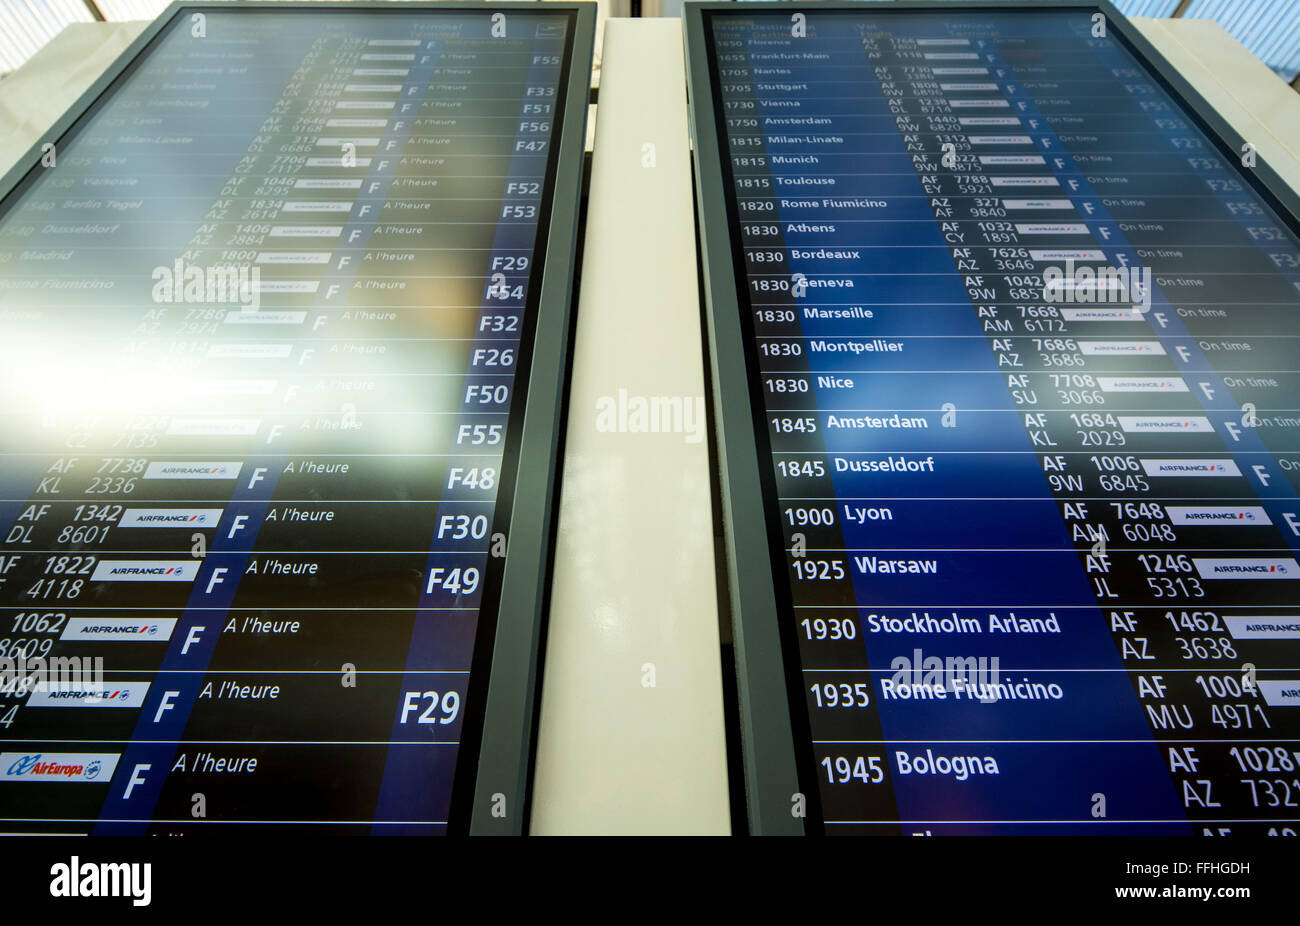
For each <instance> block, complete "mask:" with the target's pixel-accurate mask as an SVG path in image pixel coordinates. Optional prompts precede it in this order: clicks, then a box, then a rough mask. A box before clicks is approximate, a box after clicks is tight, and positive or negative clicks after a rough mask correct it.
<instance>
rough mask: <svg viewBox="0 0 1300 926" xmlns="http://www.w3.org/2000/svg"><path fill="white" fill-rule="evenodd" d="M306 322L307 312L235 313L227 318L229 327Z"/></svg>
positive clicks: (299, 323)
mask: <svg viewBox="0 0 1300 926" xmlns="http://www.w3.org/2000/svg"><path fill="white" fill-rule="evenodd" d="M267 292H270V290H267ZM306 320H307V313H306V312H239V311H234V312H231V313H229V314H228V315H227V316H226V324H227V325H301V324H302V323H303V322H305V321H306Z"/></svg>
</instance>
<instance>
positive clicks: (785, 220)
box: [687, 3, 1300, 836]
mask: <svg viewBox="0 0 1300 926" xmlns="http://www.w3.org/2000/svg"><path fill="white" fill-rule="evenodd" d="M687 50H688V55H689V70H690V78H691V91H692V104H693V109H694V129H695V139H696V165H697V169H698V172H699V185H698V189H699V203H700V216H701V221H702V228H703V242H704V251H705V273H706V278H707V290H708V293H707V294H708V311H709V334H710V349H711V355H712V362H713V373H714V387H715V399H716V402H717V414H718V419H719V422H720V424H719V426H720V429H721V430H720V434H719V436H720V447H721V452H722V468H723V472H724V479H723V488H724V493H725V505H726V507H725V516H726V520H727V529H728V533H727V540H728V557H729V560H728V565H729V568H730V582H731V587H732V605H733V609H734V612H735V615H734V617H735V625H736V626H735V633H736V641H737V642H736V645H737V663H738V665H739V668H740V677H739V691H740V701H741V711H742V723H743V731H742V732H743V736H744V742H745V774H746V789H747V792H748V798H749V814H750V824H751V827H752V829H753V830H754V831H757V832H802V831H807V832H828V833H884V834H888V833H894V834H907V835H914V834H922V835H925V834H934V835H942V834H1034V835H1038V834H1193V833H1194V834H1207V835H1226V834H1232V835H1289V836H1294V835H1296V833H1297V830H1298V829H1300V824H1298V823H1297V819H1300V565H1297V555H1296V554H1297V550H1300V499H1297V491H1298V490H1300V249H1298V248H1297V222H1296V202H1297V201H1296V197H1295V196H1294V194H1293V193H1291V192H1290V191H1289V190H1286V189H1285V188H1284V187H1283V186H1282V185H1281V184H1280V183H1279V181H1278V179H1277V175H1276V174H1275V173H1274V172H1273V171H1272V170H1271V169H1270V168H1269V165H1268V164H1267V163H1266V161H1265V160H1264V158H1263V157H1262V156H1261V155H1259V153H1258V152H1257V151H1256V150H1255V149H1254V147H1253V145H1252V144H1251V142H1252V140H1251V139H1249V138H1240V137H1238V136H1237V135H1236V134H1235V133H1234V132H1232V130H1231V129H1229V128H1228V127H1227V125H1226V124H1224V123H1223V122H1222V120H1221V119H1219V118H1218V117H1217V116H1216V115H1215V114H1214V113H1213V112H1212V111H1211V110H1210V109H1209V108H1208V107H1207V106H1206V105H1205V104H1204V102H1203V101H1201V100H1200V98H1199V97H1197V96H1196V95H1195V93H1194V92H1192V90H1191V88H1190V87H1189V86H1188V85H1187V84H1186V83H1185V81H1183V80H1182V79H1181V78H1180V77H1179V76H1178V75H1177V74H1176V73H1174V72H1173V71H1172V70H1171V69H1170V68H1169V66H1168V65H1167V64H1166V63H1164V62H1163V61H1162V60H1161V59H1160V58H1159V56H1158V55H1157V54H1156V53H1155V51H1154V50H1153V49H1152V48H1151V47H1150V46H1149V45H1148V44H1147V43H1146V42H1145V41H1144V40H1142V38H1141V37H1140V36H1139V35H1138V34H1137V33H1136V31H1135V30H1134V29H1133V28H1132V27H1131V25H1130V24H1128V23H1127V22H1126V21H1125V20H1124V19H1123V17H1122V16H1120V15H1119V14H1118V13H1117V12H1116V11H1115V10H1114V9H1113V8H1112V7H1110V6H1108V5H1101V6H1098V5H1096V4H1076V3H1063V4H1014V3H974V4H934V3H894V4H879V5H874V4H810V5H791V4H770V5H761V4H745V5H744V6H743V7H738V6H735V5H723V4H719V5H714V4H704V5H691V6H689V7H688V13H687Z"/></svg>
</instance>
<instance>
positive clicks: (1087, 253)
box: [1029, 199, 1106, 264]
mask: <svg viewBox="0 0 1300 926" xmlns="http://www.w3.org/2000/svg"><path fill="white" fill-rule="evenodd" d="M1062 202H1069V200H1068V199H1067V200H1062ZM1029 256H1030V257H1032V258H1033V259H1034V260H1044V261H1049V262H1051V263H1054V264H1060V263H1064V262H1065V261H1067V260H1076V261H1084V260H1105V259H1106V255H1105V254H1103V253H1102V252H1101V251H1097V250H1094V249H1093V248H1030V249H1029Z"/></svg>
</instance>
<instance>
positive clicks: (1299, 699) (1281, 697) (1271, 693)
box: [1255, 679, 1300, 707]
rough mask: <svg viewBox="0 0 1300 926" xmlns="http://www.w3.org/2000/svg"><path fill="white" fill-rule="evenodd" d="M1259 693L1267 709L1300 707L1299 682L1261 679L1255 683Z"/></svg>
mask: <svg viewBox="0 0 1300 926" xmlns="http://www.w3.org/2000/svg"><path fill="white" fill-rule="evenodd" d="M1255 684H1256V685H1258V686H1259V693H1260V694H1262V695H1263V696H1264V701H1265V703H1267V704H1268V706H1269V707H1300V681H1297V682H1278V681H1272V680H1268V681H1265V680H1263V679H1261V680H1259V681H1256V682H1255Z"/></svg>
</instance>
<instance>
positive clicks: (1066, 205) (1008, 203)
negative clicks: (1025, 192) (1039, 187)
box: [1002, 199, 1074, 209]
mask: <svg viewBox="0 0 1300 926" xmlns="http://www.w3.org/2000/svg"><path fill="white" fill-rule="evenodd" d="M1002 205H1003V206H1004V207H1006V208H1007V209H1073V208H1074V203H1072V202H1070V201H1069V200H1068V199H1004V200H1002Z"/></svg>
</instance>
